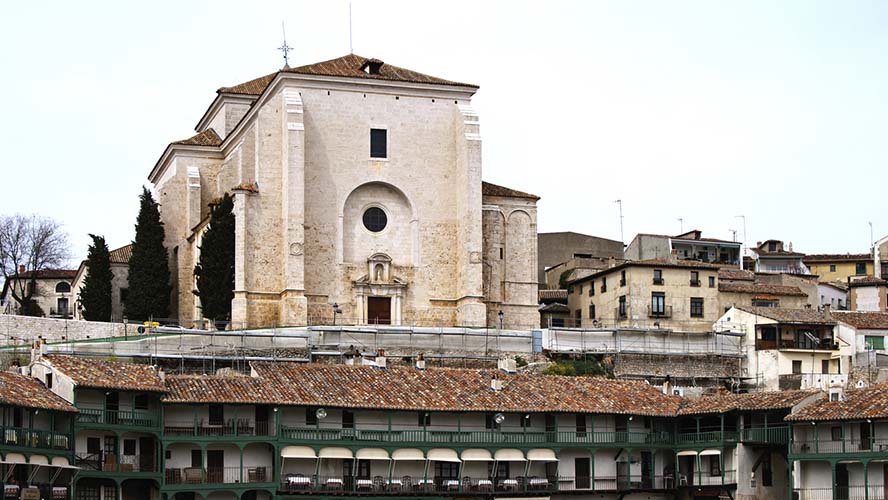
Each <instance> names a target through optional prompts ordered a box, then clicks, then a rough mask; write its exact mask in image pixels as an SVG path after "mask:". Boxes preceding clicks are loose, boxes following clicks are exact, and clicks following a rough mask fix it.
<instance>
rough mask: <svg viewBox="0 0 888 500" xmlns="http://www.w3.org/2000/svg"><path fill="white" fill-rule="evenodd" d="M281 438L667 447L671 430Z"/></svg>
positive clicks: (287, 436)
mask: <svg viewBox="0 0 888 500" xmlns="http://www.w3.org/2000/svg"><path fill="white" fill-rule="evenodd" d="M281 439H283V440H285V441H292V442H301V443H331V442H347V443H368V444H372V443H375V444H388V443H395V444H401V445H404V444H410V445H422V444H425V443H428V444H465V445H482V446H485V445H534V446H540V445H546V444H565V445H570V444H582V445H590V446H595V445H597V446H613V447H620V446H626V445H638V444H645V445H653V446H671V445H672V443H673V436H672V433H671V432H661V431H652V432H638V431H591V430H590V431H586V432H584V431H556V430H550V431H545V430H532V431H531V430H515V431H503V430H438V429H390V430H389V429H354V428H344V429H343V428H322V427H287V426H284V427H282V428H281Z"/></svg>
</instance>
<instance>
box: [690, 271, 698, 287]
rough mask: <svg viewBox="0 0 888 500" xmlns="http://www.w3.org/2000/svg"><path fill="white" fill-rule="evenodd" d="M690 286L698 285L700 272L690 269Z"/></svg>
mask: <svg viewBox="0 0 888 500" xmlns="http://www.w3.org/2000/svg"><path fill="white" fill-rule="evenodd" d="M691 286H700V272H699V271H691Z"/></svg>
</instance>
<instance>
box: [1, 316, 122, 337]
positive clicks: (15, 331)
mask: <svg viewBox="0 0 888 500" xmlns="http://www.w3.org/2000/svg"><path fill="white" fill-rule="evenodd" d="M136 328H138V325H126V324H123V323H102V322H99V321H75V320H64V319H52V318H32V317H29V316H15V315H12V314H3V315H0V334H2V336H3V337H5V338H6V339H7V340H8V341H9V342H10V343H15V344H26V343H29V342H31V341H33V340H36V339H38V338H43V339H45V340H47V341H49V342H56V341H62V340H66V339H67V340H87V339H97V338H106V337H122V336H124V335H136V334H137V332H136Z"/></svg>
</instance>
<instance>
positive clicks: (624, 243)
mask: <svg viewBox="0 0 888 500" xmlns="http://www.w3.org/2000/svg"><path fill="white" fill-rule="evenodd" d="M614 203H616V204H617V205H619V206H620V243H622V244H623V248H626V240H625V239H624V238H623V200H622V199H619V200H616V201H614Z"/></svg>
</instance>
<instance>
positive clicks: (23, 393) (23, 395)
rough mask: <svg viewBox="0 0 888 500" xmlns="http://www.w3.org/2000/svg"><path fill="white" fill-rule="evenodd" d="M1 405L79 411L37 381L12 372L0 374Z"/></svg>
mask: <svg viewBox="0 0 888 500" xmlns="http://www.w3.org/2000/svg"><path fill="white" fill-rule="evenodd" d="M0 404H2V405H10V406H23V407H25V408H34V409H38V410H57V411H68V412H76V411H77V408H75V407H73V406H72V405H71V404H70V403H68V402H67V401H65V400H64V399H62V398H61V397H60V396H57V395H56V394H55V393H53V392H52V391H50V390H49V389H47V388H46V387H45V386H44V385H43V384H41V383H40V382H38V381H37V380H35V379H33V378H31V377H26V376H24V375H19V374H18V373H11V372H0Z"/></svg>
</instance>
